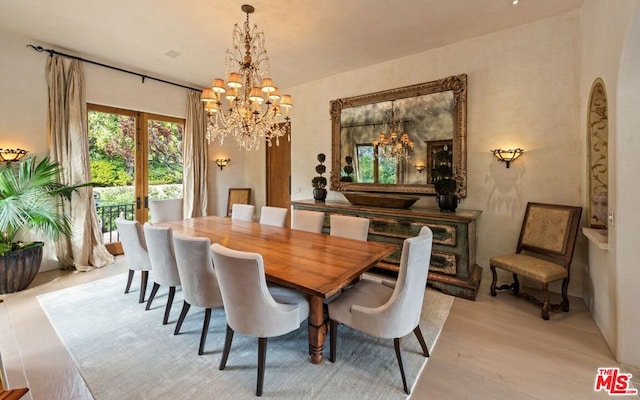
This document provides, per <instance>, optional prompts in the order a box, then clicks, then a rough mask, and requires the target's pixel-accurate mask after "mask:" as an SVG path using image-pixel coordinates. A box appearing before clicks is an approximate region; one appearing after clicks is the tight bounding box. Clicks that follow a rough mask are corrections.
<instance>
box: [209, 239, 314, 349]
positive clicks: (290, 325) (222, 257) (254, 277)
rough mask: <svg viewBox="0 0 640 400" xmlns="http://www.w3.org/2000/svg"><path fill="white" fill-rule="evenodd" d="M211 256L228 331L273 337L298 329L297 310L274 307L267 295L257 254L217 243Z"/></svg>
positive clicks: (279, 306)
mask: <svg viewBox="0 0 640 400" xmlns="http://www.w3.org/2000/svg"><path fill="white" fill-rule="evenodd" d="M211 254H212V255H213V263H214V265H215V266H216V272H217V274H218V280H219V282H220V291H221V292H222V299H223V302H224V310H225V314H226V316H227V324H229V326H230V327H231V329H233V330H234V331H236V332H240V333H242V334H244V335H248V336H255V337H273V336H279V335H283V334H285V333H287V332H291V331H292V330H294V329H297V328H298V327H299V326H300V320H301V318H299V315H298V314H299V307H297V306H294V305H291V304H280V303H277V302H276V301H275V300H274V299H273V296H272V295H271V293H269V290H268V288H267V281H266V278H265V274H264V264H263V261H262V256H261V255H260V254H258V253H248V252H243V251H237V250H232V249H229V248H226V247H224V246H222V245H220V244H218V243H215V244H213V245H212V246H211ZM302 319H303V318H302Z"/></svg>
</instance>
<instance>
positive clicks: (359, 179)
mask: <svg viewBox="0 0 640 400" xmlns="http://www.w3.org/2000/svg"><path fill="white" fill-rule="evenodd" d="M466 94H467V77H466V75H457V76H451V77H448V78H444V79H441V80H438V81H433V82H428V83H423V84H419V85H412V86H406V87H403V88H398V89H391V90H386V91H383V92H377V93H372V94H367V95H362V96H356V97H349V98H343V99H338V100H334V101H332V102H331V119H332V171H331V190H337V191H366V192H381V193H405V194H435V190H434V187H433V182H434V180H435V179H438V177H443V176H451V175H453V174H456V175H457V176H459V179H458V181H459V182H460V184H461V186H462V187H461V188H460V190H459V192H460V194H461V195H462V196H465V195H466ZM394 133H395V135H394ZM405 133H406V136H404V135H403V134H405ZM381 134H383V136H381ZM403 136H404V138H403ZM385 140H386V141H387V145H386V146H385V145H384V141H385ZM391 142H393V143H391ZM403 142H404V144H403Z"/></svg>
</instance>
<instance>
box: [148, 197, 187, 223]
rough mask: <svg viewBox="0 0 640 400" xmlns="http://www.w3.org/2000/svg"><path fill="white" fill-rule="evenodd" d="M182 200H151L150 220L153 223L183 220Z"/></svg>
mask: <svg viewBox="0 0 640 400" xmlns="http://www.w3.org/2000/svg"><path fill="white" fill-rule="evenodd" d="M183 218H184V216H183V215H182V198H179V199H162V200H149V220H150V222H151V223H152V224H153V223H158V222H164V221H179V220H181V219H183Z"/></svg>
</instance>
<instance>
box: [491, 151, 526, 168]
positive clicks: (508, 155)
mask: <svg viewBox="0 0 640 400" xmlns="http://www.w3.org/2000/svg"><path fill="white" fill-rule="evenodd" d="M490 151H491V152H492V153H493V155H494V156H496V158H497V159H498V160H499V161H504V162H505V163H506V164H507V168H509V164H510V163H511V161H514V160H515V159H517V158H518V157H520V156H521V155H522V153H524V150H523V149H521V148H517V149H506V150H502V149H495V150H490Z"/></svg>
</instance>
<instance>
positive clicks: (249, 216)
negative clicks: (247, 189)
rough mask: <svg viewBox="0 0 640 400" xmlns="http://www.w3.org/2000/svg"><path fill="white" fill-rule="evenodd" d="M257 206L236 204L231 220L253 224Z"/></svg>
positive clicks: (232, 209)
mask: <svg viewBox="0 0 640 400" xmlns="http://www.w3.org/2000/svg"><path fill="white" fill-rule="evenodd" d="M255 212H256V206H254V205H252V204H237V203H236V204H234V205H233V207H232V208H231V219H235V220H240V221H249V222H253V214H255Z"/></svg>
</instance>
